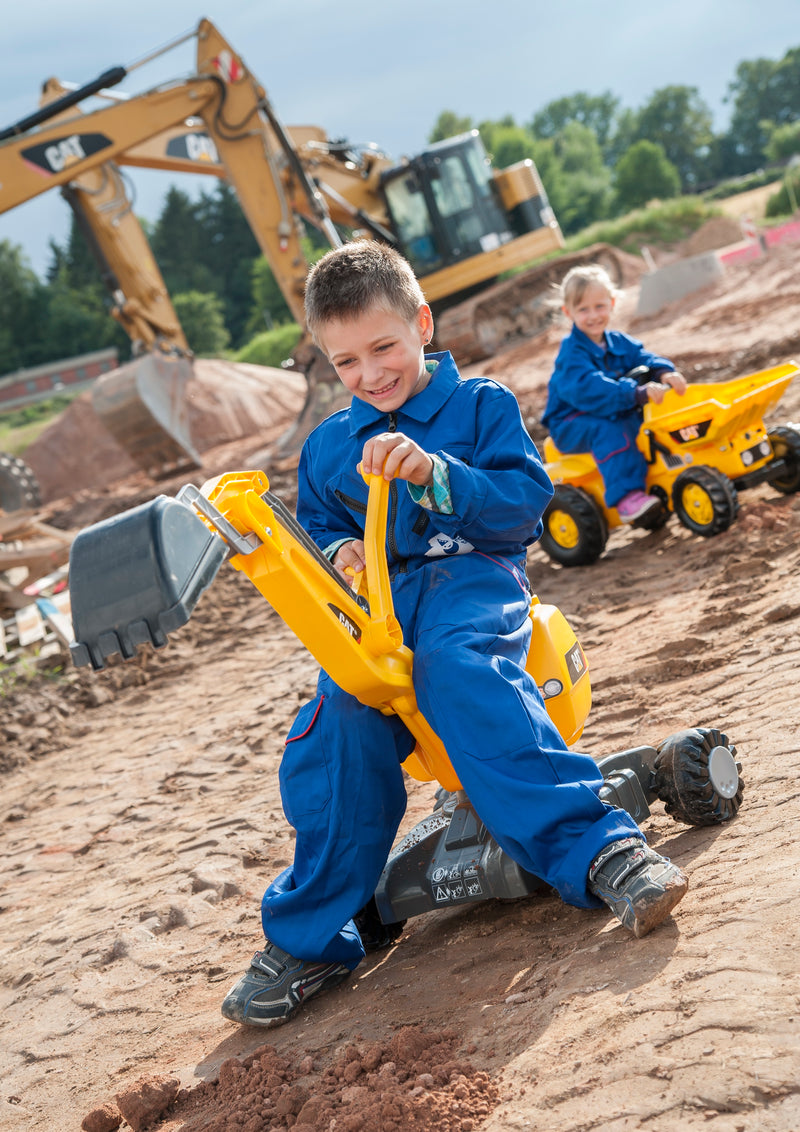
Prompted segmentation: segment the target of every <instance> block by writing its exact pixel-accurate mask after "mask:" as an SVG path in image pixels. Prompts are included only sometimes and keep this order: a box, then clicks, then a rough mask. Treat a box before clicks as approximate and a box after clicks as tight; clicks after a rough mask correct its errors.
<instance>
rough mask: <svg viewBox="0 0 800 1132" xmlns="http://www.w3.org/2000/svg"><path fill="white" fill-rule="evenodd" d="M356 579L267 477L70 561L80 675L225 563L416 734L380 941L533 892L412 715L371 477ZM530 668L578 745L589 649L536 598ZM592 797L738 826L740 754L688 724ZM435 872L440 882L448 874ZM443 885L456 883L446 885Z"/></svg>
mask: <svg viewBox="0 0 800 1132" xmlns="http://www.w3.org/2000/svg"><path fill="white" fill-rule="evenodd" d="M367 482H368V483H369V498H368V505H367V515H366V525H365V535H364V544H365V556H366V563H367V565H366V570H365V571H364V573H363V576H360V577H359V579H358V584H357V586H356V587H355V588H351V587H350V586H349V585H348V584H347V583H346V582H345V581H344V579H343V578H342V577H341V575H340V574H339V573H338V572H337V571H336V570H335V569H334V568H333V566H332V565H331V563H330V562H329V561H328V559H327V558H326V557H325V556H324V555H323V554H322V553H321V551H320V550H319V549H318V548H317V547H316V545H315V544H314V543H313V541H312V540H311V539H310V537H309V536H308V534H307V533H306V532H305V531H304V530H303V528H302V527H301V526H300V525H299V523H298V522H297V520H296V519H295V518H294V516H293V515H292V514H291V512H290V511H289V510H288V509H287V508H286V507H285V506H284V504H283V503H282V502H281V501H280V500H279V499H278V498H277V496H275V495H274V494H273V493H272V492H271V491H270V490H269V482H268V480H267V477H266V476H265V475H264V473H263V472H260V471H243V472H234V473H228V474H225V475H222V476H220V477H218V478H216V479H213V480H210V481H208V482H207V483H206V484H205V485H204V486H203V488H202V490H199V489H198V488H197V487H195V486H193V485H187V486H186V487H184V488H182V489H181V491H180V492H179V493H178V496H177V497H176V498H169V497H167V496H163V495H162V496H158V497H157V498H156V499H154V500H152V501H150V502H149V503H145V504H143V505H141V506H139V507H136V508H134V509H132V510H130V511H127V512H124V513H123V514H121V515H118V516H115V517H114V518H112V519H108V520H105V521H104V522H102V523H98V524H96V525H95V526H93V527H89V528H87V529H86V530H84V531H82V532H80V533H79V534H78V536H77V537H76V538H75V540H74V542H73V544H72V549H71V556H70V573H69V577H70V594H71V601H72V616H73V625H74V632H75V638H76V640H75V643H74V644H73V645H72V656H73V660H74V662H75V663H76V665H79V666H83V665H91V666H92V667H93V668H95V669H100V668H103V667H104V666H105V664H106V662H107V661H108V660H109V658H111V657H115V656H116V655H117V654H119V655H120V656H122V658H123V659H131V658H132V657H133V656H135V654H136V651H137V649H138V648H139V647H140V646H141V645H145V644H152V645H154V646H156V647H162V646H164V645H166V643H167V639H168V636H169V634H170V633H171V632H173V631H174V630H176V629H178V628H179V627H180V626H181V625H183V624H184V623H185V622H186V621H187V620H188V618H189V617H190V615H191V613H192V611H193V609H194V608H195V606H196V604H197V601H198V600H199V598H200V597H201V595H202V594H203V593H204V592H205V590H206V589H208V587H209V586H210V585H211V584H212V582H213V579H214V577H215V576H216V574H217V572H218V570H219V568H220V566H221V565H222V563H223V562H224V561H225V559H226V558H227V557H228V556H229V554H230V556H231V557H230V562H231V565H232V566H233V567H234V568H235V569H236V570H239V571H241V572H242V573H243V574H245V575H246V576H247V577H248V578H249V579H250V581H251V582H252V583H253V585H255V587H256V588H257V589H258V590H259V592H260V593H261V594H262V595H263V596H264V597H265V598H266V600H267V601H268V602H269V603H270V605H272V606H273V608H274V609H275V610H276V611H277V612H278V614H279V615H280V616H281V617H282V618H283V620H284V621H285V622H286V624H287V625H289V627H290V628H291V629H292V630H293V631H294V632H295V633H296V635H297V636H298V638H299V639H300V640H301V641H302V642H303V644H304V645H305V646H306V647H307V648H308V650H309V651H310V652H311V653H312V654H313V656H314V657H315V658H316V659H317V660H318V661H319V663H320V664H321V666H322V667H323V668H324V669H325V671H326V672H327V673H328V674H329V675H330V676H331V677H332V678H333V679H334V680H335V681H336V683H337V684H338V685H339V686H340V687H342V688H343V689H344V690H345V691H347V692H349V693H350V694H352V695H353V696H355V697H356V698H357V699H359V700H360V701H361V702H362V703H365V704H368V705H370V706H372V707H374V708H375V709H377V710H378V711H382V712H385V713H387V714H388V713H395V714H397V715H399V716H400V717H401V719H402V720H403V722H404V723H405V725H406V726H407V727H408V729H409V731H410V732H411V733H412V735H413V736H414V737H415V739H416V741H417V742H416V748H415V750H414V752H413V753H412V755H411V756H409V758H408V759H407V760H406V762H405V763H404V764H403V765H404V767H405V769H406V770H407V771H408V773H409V774H410V775H411V776H412V777H414V778H416V779H419V780H420V781H435V782H437V783H439V784H440V791H439V795H438V797H439V804H438V806H437V808H436V810H435V811H434V813H433V814H431V815H430V816H429V817H427V818H425V819H424V820H423V821H422V822H421V823H419V824H418V825H417V826H416V827H415V828H414V830H413V831H412V832H411V833H410V834H409V835H408V836H407V837H406V838H405V839H404V840H403V841H402V842H401V843H400V845H398V846H397V847H396V849H395V850H394V851H393V853H392V855H391V857H390V859H389V861H388V862H387V864H386V867H385V869H384V871H383V874H382V876H381V880H380V884H379V886H378V889H377V891H376V893H375V896H374V901H372V902H371V904H372V907H371V909H370V910H369V912H368V913H367V912H365V914H364V915H365V917H366V920H362V922H361V927H362V931H367V932H370V933H372V935H373V937H374V938H378V937H381V936H383V935H384V934H385V933H386V932H388V937H389V938H391V936H392V930H393V926H394V925H396V924H397V923H398V922H399V921H402V920H405V919H407V918H408V917H409V916H413V915H417V914H419V913H421V912H425V911H429V910H431V909H433V908H437V907H443V906H445V905H458V904H462V903H474V902H475V901H479V900H486V899H489V898H492V897H500V898H512V897H517V896H523V895H526V894H528V893H531V892H533V891H535V890H536V889H538V888H541V887H542V882H541V881H540V880H539V879H538V878H537V877H535V876H532V875H531V874H530V873H527V872H526V871H525V870H524V869H522V868H521V867H520V866H519V865H517V864H516V862H514V861H512V860H511V859H510V858H509V857H508V856H507V855H506V854H505V853H503V851H502V850H501V849H500V847H499V846H498V845H497V843H496V842H495V841H494V840H493V839H492V838H491V837H490V835H489V834H488V832H487V830H486V828H485V826H483V823H482V822H481V820H480V818H479V817H478V815H477V814H476V812H475V810H474V809H473V808H472V806H471V805H470V803H469V800H468V799H467V798H466V797H465V795H464V792H463V790H462V789H461V783H460V782H459V780H458V778H457V776H456V774H455V771H454V770H453V767H452V764H451V762H450V760H449V758H448V756H447V752H446V751H445V749H444V747H443V746H442V743H441V741H440V739H439V737H438V736H437V735H436V734H435V733H434V732H433V731H432V730H431V728H430V726H429V724H428V723H427V721H426V720H425V718H424V716H423V715H422V714H421V712H420V711H419V709H418V707H417V703H416V698H415V694H414V685H413V654H412V652H411V651H410V650H409V649H408V648H407V647H406V646H405V645H404V644H403V633H402V628H401V626H400V625H399V623H398V622H397V619H396V617H395V615H394V610H393V605H392V594H391V587H390V582H389V574H388V569H387V564H386V552H385V546H386V518H387V504H388V497H389V484H387V483H386V482H385V481H384V480H383V478H382V477H380V476H374V477H368V481H367ZM530 616H531V620H532V623H533V637H532V644H531V648H530V652H529V656H528V661H527V669H528V671H529V672H530V673H531V675H532V676H533V678H534V679H535V681H536V683H537V685H538V687H539V689H540V691H541V694H542V696H543V699H544V702H545V706H546V708H547V710H548V712H549V714H550V717H551V719H552V720H553V721H554V723H555V724H556V726H557V727H558V729H559V731H560V733H561V735H562V737H563V738H564V740H565V742H566V743H568V744H569V743H573V742H574V741H576V740H577V739H578V738H579V737H580V735H581V733H582V731H583V726H584V723H585V720H586V717H587V715H588V711H589V707H590V703H591V690H590V681H589V671H588V666H587V663H586V658H585V656H584V653H583V650H582V648H581V646H580V644H579V642H578V641H577V640H576V638H575V635H574V633H573V632H572V630H571V629H570V627H569V625H568V623H567V621H566V619H565V618H564V616H563V614H561V612H560V611H559V610H558V609H557V608H556V607H555V606H550V605H544V604H542V603H541V602H539V600H538V598H534V599H533V603H532V606H531V611H530ZM599 766H600V769H601V771H602V773H603V776H604V779H605V781H604V784H603V786H602V787H601V796H602V797H603V798H604V799H605V800H606V801H607V802H609V803H611V804H612V805H617V806H620V807H622V808H624V809H626V810H627V811H628V812H629V813H630V814H631V815H632V816H633V817H634V818H635V820H636V821H641V820H642V819H643V818H645V817H647V815H648V814H649V813H650V808H649V804H650V802H652V801H653V800H655V799H656V798H658V799H661V800H662V801H663V802H665V804H666V806H667V809H668V811H669V812H670V813H671V814H672V815H673V816H674V817H675V818H676V820H679V821H684V822H688V823H690V824H696V825H710V824H715V823H719V822H725V821H729V820H730V819H732V818H733V817H734V816H735V815H736V813H737V812H738V810H739V806H740V804H741V799H742V790H743V783H742V780H741V778H740V775H739V771H740V766H739V763H738V762H737V761H736V752H735V748H734V747H733V746H732V745H731V744H729V742H728V739H727V738H726V736H725V735H724V734H722V732H720V731H719V730H717V729H716V728H703V727H698V728H692V729H691V730H687V731H683V732H678V733H676V734H675V735H672V736H670V737H669V738H668V739H666V740H665V741H664V742H663V743H661V744H660V745H659V747H658V748H657V749H656V748H653V747H649V746H638V747H634V748H631V749H629V750H625V751H622V752H618V753H616V754H611V755H609V756H607V757H605V758H603V759H601V760H599ZM443 870H444V871H443ZM448 877H449V878H451V880H452V883H450V881H448V879H447V878H448Z"/></svg>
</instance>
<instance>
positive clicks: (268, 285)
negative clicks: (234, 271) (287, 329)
mask: <svg viewBox="0 0 800 1132" xmlns="http://www.w3.org/2000/svg"><path fill="white" fill-rule="evenodd" d="M251 279H252V284H251V296H252V306H251V308H250V316H249V318H248V320H247V325H246V326H245V331H244V340H245V342H246V343H247V342H249V341H250V339H251V338H252V337H253V336H254V335H256V334H260V333H262V332H263V331H265V330H271V329H272V327H273V326H280V325H281V324H282V323H284V322H289V321H290V320H291V317H292V314H291V311H290V310H289V307H288V306H287V303H286V299H285V298H284V296H283V292H282V291H281V289H280V287H279V286H278V281H277V279H276V278H275V274H274V272H273V270H272V268H271V267H270V265H269V263H268V262H267V260H266V258H265V257H264V256H263V255H262V256H259V257H258V259H256V260H255V261H254V262H253V265H252V268H251Z"/></svg>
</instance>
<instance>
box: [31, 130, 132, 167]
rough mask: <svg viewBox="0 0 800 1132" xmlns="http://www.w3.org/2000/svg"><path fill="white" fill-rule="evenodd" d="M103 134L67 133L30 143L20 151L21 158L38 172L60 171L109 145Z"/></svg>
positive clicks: (109, 139)
mask: <svg viewBox="0 0 800 1132" xmlns="http://www.w3.org/2000/svg"><path fill="white" fill-rule="evenodd" d="M111 144H112V143H111V138H107V137H106V135H105V134H69V135H68V136H67V137H64V138H53V140H52V141H49V142H45V143H40V144H39V145H31V146H29V147H28V148H27V149H23V150H22V151H21V154H22V159H23V161H25V162H26V164H28V165H33V166H34V168H35V169H37V170H38V172H40V173H45V174H48V175H50V174H53V173H60V172H61V171H62V170H64V169H67V168H68V167H69V166H70V165H77V163H78V162H79V161H83V160H84V159H85V158H87V157H91V156H92V154H93V153H100V151H101V150H103V149H107V148H108V147H109V146H110V145H111Z"/></svg>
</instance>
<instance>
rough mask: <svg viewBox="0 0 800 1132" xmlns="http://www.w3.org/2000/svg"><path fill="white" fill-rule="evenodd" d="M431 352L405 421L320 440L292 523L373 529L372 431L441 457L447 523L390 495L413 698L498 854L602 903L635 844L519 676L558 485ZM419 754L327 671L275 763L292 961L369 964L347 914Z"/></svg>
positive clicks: (510, 409) (273, 894)
mask: <svg viewBox="0 0 800 1132" xmlns="http://www.w3.org/2000/svg"><path fill="white" fill-rule="evenodd" d="M429 357H431V358H433V359H435V360H438V366H437V368H436V370H435V372H434V374H433V377H432V379H431V381H430V382H429V384H428V385H427V386H426V387H425V388H424V389H423V390H421V391H420V392H419V393H417V394H416V395H415V396H414V397H412V398H411V399H410V400H408V401H407V402H406V403H405V404H404V405H403V406H402V407H401V408H400V409H399V410H398V411H397V412H396V413H391V414H389V415H388V416H387V414H385V413H380V412H379V411H377V410H376V409H375V408H374V407H373V406H372V405H369V404H367V403H365V402H364V401H361V400H358V399H354V400H353V402H352V405H351V407H350V408H349V409H345V410H342V411H341V412H338V413H336V414H334V415H333V416H332V417H329V418H328V419H327V420H326V421H324V422H323V423H322V424H321V425H320V426H319V427H318V428H317V429H315V431H314V432H312V433H311V435H310V436H309V438H308V440H307V441H306V444H305V446H304V449H303V453H302V456H301V461H300V467H299V494H298V505H297V516H298V519H299V521H300V522H301V524H302V525H303V527H304V528H305V529H306V530H307V531H308V532H309V534H310V535H311V536H312V538H313V539H314V541H315V542H316V543H317V545H319V546H320V547H321V548H326V547H328V546H330V545H331V544H333V543H335V542H336V541H337V540H339V539H343V538H362V537H363V524H364V513H365V510H366V498H367V488H366V485H365V483H364V481H363V480H362V478H361V476H360V475H359V473H358V471H357V470H356V466H357V464H358V462H359V460H360V458H361V453H362V449H363V446H364V442H365V441H366V439H367V438H368V437H370V436H373V435H376V434H378V433H380V432H385V431H387V430H397V431H399V432H403V433H405V434H406V435H408V436H410V437H412V438H413V439H414V440H416V442H417V443H418V444H420V445H421V447H422V448H424V449H425V450H426V451H428V452H432V453H435V454H437V455H438V456H439V457H441V458H442V459H444V460H445V461H446V462H447V468H448V473H449V481H450V489H451V495H452V504H453V508H454V511H453V514H442V513H440V512H438V511H435V510H428V509H426V508H424V507H422V506H420V505H419V504H418V503H416V502H414V500H413V498H412V494H411V491H410V490H409V485H408V484H407V483H405V482H404V481H398V480H394V481H393V482H392V485H391V496H390V515H389V526H388V532H387V549H388V556H389V564H390V574H391V577H392V594H393V598H394V604H395V612H396V614H397V617H398V619H399V621H400V624H401V625H402V627H403V636H404V641H405V643H406V644H407V645H408V646H409V647H410V648H412V649H413V650H414V670H413V679H414V688H415V692H416V696H417V701H418V704H419V707H420V709H421V710H422V712H423V714H424V715H425V717H426V719H427V720H428V722H429V723H430V724H431V725H432V726H433V728H434V729H435V730H436V731H437V732H438V733H439V735H440V737H441V738H442V740H443V742H444V745H445V747H446V749H447V752H448V754H449V756H450V759H451V761H452V763H453V766H454V768H455V771H456V773H457V774H458V776H459V778H460V780H461V782H462V784H463V786H464V789H465V790H466V793H467V796H468V797H469V799H470V801H471V802H472V804H473V806H474V807H475V809H476V810H477V812H478V814H479V815H480V817H481V819H482V820H483V822H484V823H485V824H486V826H487V828H488V829H489V831H490V832H491V834H492V836H493V837H494V838H495V839H496V840H497V841H498V842H499V844H500V845H501V846H502V847H503V849H504V850H505V851H506V852H507V853H509V854H510V856H511V857H512V858H514V859H515V860H516V861H517V862H518V863H519V864H520V865H522V866H523V867H524V868H525V869H527V870H528V871H530V872H532V873H534V874H535V875H537V876H539V877H541V878H542V879H543V880H545V881H546V882H547V883H548V884H550V885H552V886H553V887H554V888H556V889H557V890H558V892H559V893H560V895H561V896H562V898H563V899H564V900H566V901H568V902H569V903H571V904H575V905H578V906H581V907H595V906H598V905H599V901H597V900H596V899H595V898H594V897H593V896H592V895H591V894H590V893H589V892H588V891H587V887H586V883H587V873H588V869H589V865H590V864H591V861H592V860H593V858H594V857H595V856H596V855H597V853H598V852H599V851H600V850H601V849H602V848H604V847H605V845H607V844H608V843H609V842H610V841H614V840H617V839H618V838H622V837H628V836H631V835H634V836H638V837H641V836H642V834H641V833H640V831H639V829H638V827H637V826H636V824H635V822H634V821H633V819H632V818H630V817H629V815H628V814H627V813H625V812H624V811H623V810H619V809H614V808H612V807H610V806H608V805H606V804H605V803H604V802H601V801H600V799H599V797H598V790H599V787H600V785H601V784H602V777H601V775H600V772H599V771H598V769H597V765H596V764H595V762H594V761H593V760H592V759H591V758H589V757H588V756H586V755H580V754H574V753H572V752H570V751H568V750H567V748H566V747H565V744H564V742H563V740H562V739H561V736H560V735H559V733H558V731H557V730H556V728H555V727H554V725H553V724H552V723H551V721H550V718H549V716H548V715H547V712H546V710H545V708H544V704H543V701H542V699H541V696H540V694H539V690H538V688H537V687H536V684H535V682H534V680H533V679H532V678H531V677H530V676H529V675H528V674H527V673H526V671H525V668H524V665H525V658H526V656H527V651H528V645H529V642H530V620H529V617H528V611H529V606H530V591H529V588H528V582H527V577H526V573H525V548H526V546H528V545H529V544H530V543H531V542H533V541H534V539H535V538H536V537H538V535H539V533H540V532H541V525H540V516H541V514H542V512H543V510H544V508H545V506H546V504H547V502H548V500H549V499H550V497H551V495H552V486H551V484H550V481H549V479H548V477H547V475H546V473H545V472H544V469H543V467H542V464H541V461H540V460H539V457H538V454H537V452H536V449H535V447H534V445H533V443H532V441H531V439H530V437H529V436H528V434H527V432H526V430H525V427H524V425H523V423H522V419H521V417H520V412H519V407H518V405H517V402H516V399H515V398H514V396H513V394H511V393H510V391H509V390H508V389H506V388H504V387H503V386H500V385H498V384H497V383H495V382H493V381H491V380H488V379H484V378H479V379H473V380H464V379H462V378H461V377H460V376H459V374H458V370H457V369H456V366H455V363H454V362H453V359H452V357H451V356H450V354H448V353H445V354H433V355H429ZM413 747H414V739H413V737H412V736H411V734H410V733H409V732H408V730H407V729H406V727H405V725H404V724H403V723H401V722H400V720H399V719H398V718H397V717H396V716H386V715H383V714H381V713H380V712H379V711H377V710H375V709H374V708H369V707H365V706H363V705H362V704H360V703H359V702H358V701H357V700H356V699H354V698H353V697H352V696H350V695H348V694H347V693H345V692H343V691H342V690H341V689H340V688H338V687H337V686H336V684H334V682H333V680H331V678H330V677H329V676H327V675H325V674H324V673H323V674H322V675H321V676H320V680H319V685H318V689H317V696H316V698H315V699H314V700H313V701H312V702H311V703H308V704H306V705H305V706H304V707H303V708H301V710H300V712H299V714H298V716H297V718H296V720H295V722H294V724H293V726H292V728H291V730H290V732H289V737H288V739H287V743H286V750H285V754H284V758H283V761H282V764H281V769H280V784H281V796H282V801H283V807H284V811H285V813H286V817H287V819H288V820H289V822H290V823H291V824H292V825H293V826H294V828H295V830H296V831H297V838H296V844H295V855H294V863H293V865H292V866H291V867H290V868H288V869H286V870H285V872H283V873H282V874H281V875H280V876H279V877H278V878H277V879H276V880H275V881H274V882H273V883H272V884H271V885H270V886H269V888H268V889H267V891H266V893H265V894H264V898H263V902H262V919H263V926H264V934H265V936H266V937H267V938H268V939H269V940H271V941H272V942H273V943H275V944H277V945H278V946H279V947H281V948H283V949H284V950H286V951H288V952H289V953H290V954H292V955H294V956H296V957H297V958H300V959H307V960H322V961H326V962H340V963H343V964H345V965H346V966H348V967H350V968H351V969H352V968H354V967H355V966H356V965H357V964H358V963H359V961H360V960H361V958H362V957H363V955H364V949H363V946H362V944H361V940H360V938H359V935H358V932H357V930H356V927H355V925H354V923H353V920H352V917H353V916H355V915H356V913H357V912H358V911H359V910H360V909H361V908H362V907H363V906H364V905H365V904H366V903H367V901H368V900H369V898H370V897H371V896H372V894H373V892H374V891H375V888H376V886H377V882H378V879H379V877H380V874H381V871H382V869H383V866H384V864H385V863H386V859H387V857H388V855H389V852H390V850H391V847H392V844H393V842H394V839H395V835H396V833H397V829H398V826H399V823H400V821H401V819H402V816H403V814H404V812H405V806H406V792H405V786H404V783H403V774H402V770H401V763H402V762H403V760H404V759H405V758H407V757H408V755H409V754H410V753H411V751H412V749H413Z"/></svg>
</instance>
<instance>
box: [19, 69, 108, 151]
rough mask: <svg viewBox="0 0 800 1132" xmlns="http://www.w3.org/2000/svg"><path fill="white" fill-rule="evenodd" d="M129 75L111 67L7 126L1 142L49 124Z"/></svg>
mask: <svg viewBox="0 0 800 1132" xmlns="http://www.w3.org/2000/svg"><path fill="white" fill-rule="evenodd" d="M127 73H128V72H127V70H126V69H125V67H111V68H110V69H109V70H108V71H104V72H103V74H102V75H100V76H99V77H98V78H96V79H93V80H92V82H90V83H87V84H86V85H85V86H81V87H78V89H77V90H71V91H69V93H68V94H64V95H62V96H61V98H57V99H56V100H55V102H50V103H48V104H47V106H42V107H41V109H40V110H37V111H35V113H33V114H29V115H28V117H27V118H20V120H19V122H15V123H14V125H13V126H6V128H5V129H4V130H0V141H5V140H6V139H7V138H13V137H16V136H17V135H18V134H24V133H27V131H28V130H32V129H33V127H34V126H38V125H40V124H41V123H42V122H47V121H48V120H49V119H50V118H54V117H55V116H56V114H60V113H61V111H62V110H68V109H69V107H70V106H74V105H75V104H76V103H77V102H81V101H82V100H83V99H84V98H88V97H89V96H90V95H92V94H97V92H98V91H99V90H105V89H106V88H107V87H110V86H116V85H117V83H121V82H122V80H123V79H124V78H125V76H126V75H127Z"/></svg>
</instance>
